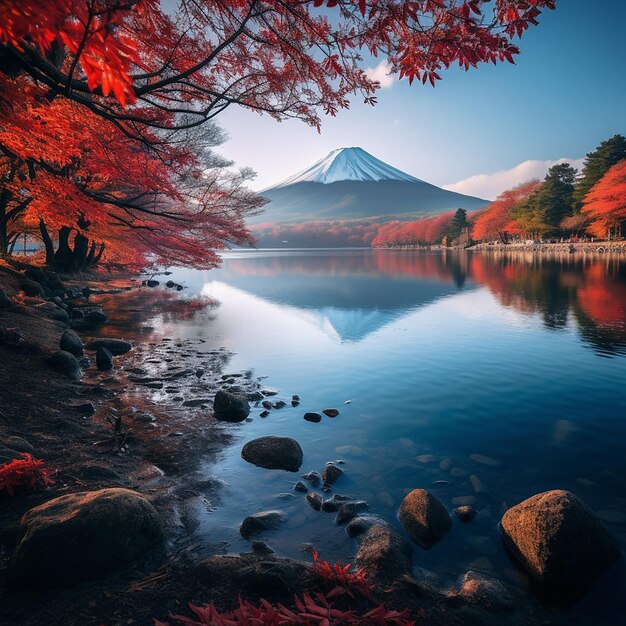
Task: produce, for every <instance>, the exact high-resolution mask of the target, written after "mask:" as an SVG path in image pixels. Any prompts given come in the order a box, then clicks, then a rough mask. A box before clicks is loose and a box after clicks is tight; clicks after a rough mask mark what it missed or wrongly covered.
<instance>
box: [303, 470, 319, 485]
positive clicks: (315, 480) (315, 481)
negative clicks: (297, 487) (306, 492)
mask: <svg viewBox="0 0 626 626" xmlns="http://www.w3.org/2000/svg"><path fill="white" fill-rule="evenodd" d="M302 478H304V480H306V481H307V482H308V483H309V484H310V485H313V486H314V487H317V486H318V485H319V484H320V483H321V482H322V475H321V474H320V473H319V472H315V471H313V472H309V473H308V474H303V476H302Z"/></svg>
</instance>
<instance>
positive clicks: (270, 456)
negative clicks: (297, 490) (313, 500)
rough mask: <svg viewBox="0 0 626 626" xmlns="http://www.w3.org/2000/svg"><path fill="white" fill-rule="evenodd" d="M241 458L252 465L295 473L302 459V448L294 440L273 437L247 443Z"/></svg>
mask: <svg viewBox="0 0 626 626" xmlns="http://www.w3.org/2000/svg"><path fill="white" fill-rule="evenodd" d="M241 456H242V458H243V459H244V460H245V461H247V462H248V463H252V464H253V465H257V466H259V467H264V468H265V469H283V470H286V471H288V472H297V471H298V470H299V469H300V466H301V465H302V458H303V454H302V448H301V447H300V444H299V443H298V442H297V441H296V440H295V439H291V437H276V436H274V435H269V436H267V437H259V438H258V439H253V440H252V441H249V442H248V443H246V445H245V446H244V447H243V449H242V450H241Z"/></svg>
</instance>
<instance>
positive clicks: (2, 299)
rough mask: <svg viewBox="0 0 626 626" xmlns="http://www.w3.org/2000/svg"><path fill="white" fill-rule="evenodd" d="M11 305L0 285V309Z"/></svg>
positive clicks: (8, 307)
mask: <svg viewBox="0 0 626 626" xmlns="http://www.w3.org/2000/svg"><path fill="white" fill-rule="evenodd" d="M12 307H13V301H12V300H11V298H9V296H7V292H6V291H5V290H4V289H2V288H1V287H0V309H10V308H12Z"/></svg>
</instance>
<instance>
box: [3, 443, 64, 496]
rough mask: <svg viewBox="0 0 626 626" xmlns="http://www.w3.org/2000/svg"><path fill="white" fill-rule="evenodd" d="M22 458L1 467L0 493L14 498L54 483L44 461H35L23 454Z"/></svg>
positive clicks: (28, 455)
mask: <svg viewBox="0 0 626 626" xmlns="http://www.w3.org/2000/svg"><path fill="white" fill-rule="evenodd" d="M22 457H23V458H21V459H13V460H12V461H11V462H10V463H6V464H5V465H3V466H2V467H0V493H7V494H8V495H9V496H12V495H15V494H16V493H20V492H24V491H30V490H32V489H37V488H38V487H45V486H47V485H50V484H51V483H52V480H50V476H49V474H48V470H47V469H46V468H45V463H44V462H43V461H41V460H39V459H34V458H33V457H32V456H31V455H30V454H28V453H24V454H22Z"/></svg>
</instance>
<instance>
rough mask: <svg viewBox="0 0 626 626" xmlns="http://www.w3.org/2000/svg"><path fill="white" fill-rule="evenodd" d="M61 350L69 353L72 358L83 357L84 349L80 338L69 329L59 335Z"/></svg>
mask: <svg viewBox="0 0 626 626" xmlns="http://www.w3.org/2000/svg"><path fill="white" fill-rule="evenodd" d="M60 310H62V309H60ZM61 350H65V352H70V353H71V354H73V355H74V356H83V354H85V348H84V346H83V342H82V341H81V339H80V337H79V336H78V335H77V334H76V333H75V332H74V331H73V330H70V329H69V328H68V329H67V330H66V331H65V332H64V333H63V335H61Z"/></svg>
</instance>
